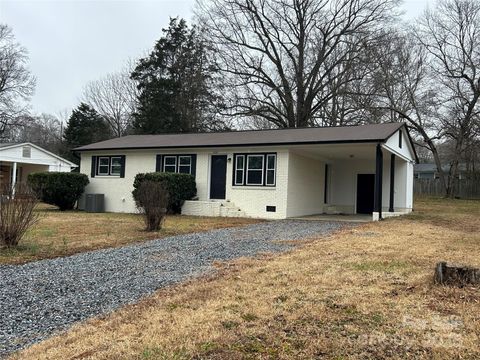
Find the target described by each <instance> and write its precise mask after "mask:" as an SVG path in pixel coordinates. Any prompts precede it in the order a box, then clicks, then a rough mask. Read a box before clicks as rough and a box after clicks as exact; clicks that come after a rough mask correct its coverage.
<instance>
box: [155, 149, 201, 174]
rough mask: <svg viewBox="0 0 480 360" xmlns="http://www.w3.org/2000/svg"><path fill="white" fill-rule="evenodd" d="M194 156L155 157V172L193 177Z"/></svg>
mask: <svg viewBox="0 0 480 360" xmlns="http://www.w3.org/2000/svg"><path fill="white" fill-rule="evenodd" d="M195 164H196V155H192V154H183V155H180V154H172V155H161V154H160V155H157V165H156V169H157V171H162V172H170V173H180V174H190V175H195V167H196V165H195Z"/></svg>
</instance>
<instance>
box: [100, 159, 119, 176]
mask: <svg viewBox="0 0 480 360" xmlns="http://www.w3.org/2000/svg"><path fill="white" fill-rule="evenodd" d="M121 172H122V158H121V156H99V157H98V160H97V175H98V176H120V174H121Z"/></svg>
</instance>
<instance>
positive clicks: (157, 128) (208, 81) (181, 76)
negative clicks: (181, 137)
mask: <svg viewBox="0 0 480 360" xmlns="http://www.w3.org/2000/svg"><path fill="white" fill-rule="evenodd" d="M210 55H211V54H209V53H208V49H207V44H206V42H205V40H203V39H201V37H200V36H199V35H198V34H197V31H196V28H195V27H192V28H191V29H189V28H188V26H187V24H186V22H185V20H183V19H181V20H178V19H177V18H173V19H170V24H169V27H168V28H167V29H163V36H162V37H161V38H160V40H158V41H157V43H156V45H155V47H154V49H153V51H152V53H151V54H150V55H149V56H148V57H146V58H144V59H141V60H140V61H139V63H138V65H137V67H136V69H135V70H134V72H133V73H132V79H134V80H135V81H137V83H138V89H139V91H140V93H139V98H138V103H139V106H138V110H137V112H136V114H135V115H134V117H135V120H134V129H135V131H136V132H137V133H140V134H158V133H172V132H196V131H204V130H217V129H218V128H222V126H223V125H222V124H221V123H220V122H219V121H218V120H217V119H216V117H217V114H218V111H217V109H216V107H217V106H219V104H220V101H219V97H218V95H216V91H217V90H218V80H217V78H216V73H217V69H216V67H215V65H214V63H213V61H211V59H210V58H211V56H210Z"/></svg>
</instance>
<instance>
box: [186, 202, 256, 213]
mask: <svg viewBox="0 0 480 360" xmlns="http://www.w3.org/2000/svg"><path fill="white" fill-rule="evenodd" d="M182 214H183V215H192V216H214V217H216V216H222V217H246V214H245V212H244V211H242V209H240V208H239V207H237V206H235V204H233V203H232V202H229V201H219V200H211V201H200V200H188V201H185V203H184V204H183V206H182Z"/></svg>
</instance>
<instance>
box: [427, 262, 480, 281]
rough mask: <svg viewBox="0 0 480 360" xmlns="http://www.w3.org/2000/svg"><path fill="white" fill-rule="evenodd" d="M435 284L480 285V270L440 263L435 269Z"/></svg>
mask: <svg viewBox="0 0 480 360" xmlns="http://www.w3.org/2000/svg"><path fill="white" fill-rule="evenodd" d="M434 280H435V283H436V284H441V285H456V286H465V285H479V284H480V269H477V268H474V267H469V266H465V265H454V264H448V263H446V262H439V263H438V264H437V266H436V267H435V278H434Z"/></svg>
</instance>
